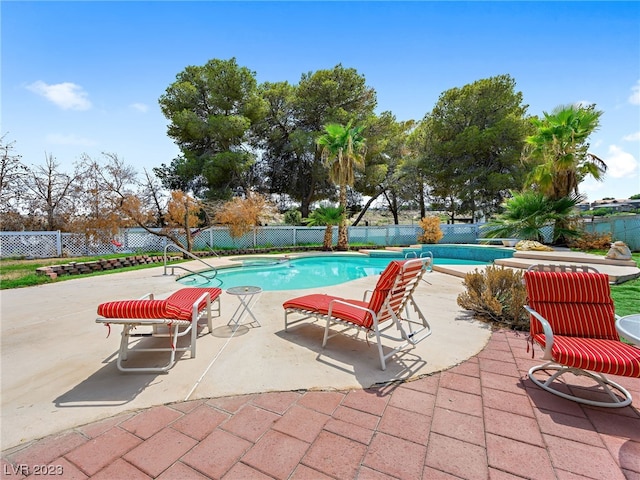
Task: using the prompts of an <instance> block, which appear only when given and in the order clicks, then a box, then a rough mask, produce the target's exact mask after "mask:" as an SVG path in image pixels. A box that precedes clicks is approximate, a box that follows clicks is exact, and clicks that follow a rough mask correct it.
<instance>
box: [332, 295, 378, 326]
mask: <svg viewBox="0 0 640 480" xmlns="http://www.w3.org/2000/svg"><path fill="white" fill-rule="evenodd" d="M334 303H341V304H342V305H347V306H349V307H351V308H356V309H358V310H363V311H365V312H369V313H370V314H371V315H372V316H373V320H374V323H375V322H376V321H377V318H378V317H377V316H376V312H374V311H373V310H371V309H370V308H367V307H362V306H360V305H355V304H353V303H351V302H348V301H345V300H339V299H334V300H331V301H330V302H329V310H328V311H327V315H328V316H330V317H331V311H332V310H333V304H334Z"/></svg>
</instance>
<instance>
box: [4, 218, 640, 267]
mask: <svg viewBox="0 0 640 480" xmlns="http://www.w3.org/2000/svg"><path fill="white" fill-rule="evenodd" d="M483 225H484V224H479V223H473V224H441V225H440V228H441V229H442V232H443V233H444V236H443V237H442V239H441V240H440V242H439V243H454V244H474V243H478V242H477V239H478V238H480V237H482V236H484V233H485V232H484V231H483V230H482V226H483ZM584 226H585V230H586V231H588V232H596V233H610V234H611V237H612V240H613V241H616V240H621V241H623V242H625V243H626V244H627V245H629V248H631V250H634V251H640V215H629V216H613V217H596V218H593V219H588V220H586V221H585V223H584ZM324 231H325V227H302V226H290V225H278V226H263V227H256V228H254V229H253V231H252V232H249V233H247V234H245V235H243V236H242V237H240V238H235V239H234V238H232V237H231V235H230V234H229V230H228V229H227V228H226V227H211V228H208V229H206V230H202V231H200V232H198V233H197V234H196V235H195V238H194V250H201V251H217V252H220V251H221V250H245V249H255V248H264V247H281V248H284V247H293V246H308V245H321V244H322V241H323V237H324ZM333 233H334V234H333V240H334V245H335V243H336V242H337V239H338V228H337V227H334V232H333ZM421 233H422V229H421V228H420V227H419V226H418V225H385V226H362V227H349V242H350V243H352V244H361V245H372V246H377V247H390V246H407V245H413V244H416V243H417V238H418V235H420V234H421ZM543 234H544V237H545V241H547V242H549V241H550V240H551V234H552V228H551V227H547V228H545V229H544V231H543ZM113 240H114V243H112V242H104V241H102V240H98V239H96V238H94V237H91V236H87V235H84V234H77V233H61V232H59V231H58V232H0V257H2V258H10V257H33V258H51V257H63V256H65V257H77V256H88V255H96V256H98V255H105V254H108V253H125V252H131V253H144V252H161V251H163V250H164V248H165V247H166V246H167V243H168V240H167V239H166V238H164V237H159V236H157V235H153V234H151V233H149V232H147V231H146V230H144V229H141V228H128V229H123V230H122V231H121V232H120V233H119V234H118V235H117V236H116V238H115V239H113ZM116 244H117V245H119V246H116Z"/></svg>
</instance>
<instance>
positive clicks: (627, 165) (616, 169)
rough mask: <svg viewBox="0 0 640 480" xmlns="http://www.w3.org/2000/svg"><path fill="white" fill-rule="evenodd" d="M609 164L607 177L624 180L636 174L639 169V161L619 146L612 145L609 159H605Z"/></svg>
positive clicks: (608, 155)
mask: <svg viewBox="0 0 640 480" xmlns="http://www.w3.org/2000/svg"><path fill="white" fill-rule="evenodd" d="M604 163H606V164H607V167H608V168H607V175H609V176H611V177H613V178H623V177H626V176H629V175H633V174H635V172H636V170H637V169H638V161H637V160H636V159H635V158H634V157H633V155H631V154H630V153H628V152H625V151H624V150H622V149H621V148H620V147H618V146H617V145H610V146H609V152H608V154H607V157H606V158H605V159H604Z"/></svg>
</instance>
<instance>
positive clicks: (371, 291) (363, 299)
mask: <svg viewBox="0 0 640 480" xmlns="http://www.w3.org/2000/svg"><path fill="white" fill-rule="evenodd" d="M371 293H373V290H365V291H364V293H363V294H362V301H363V302H367V301H368V300H367V297H368V296H369V294H371Z"/></svg>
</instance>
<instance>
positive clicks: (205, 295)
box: [192, 292, 211, 321]
mask: <svg viewBox="0 0 640 480" xmlns="http://www.w3.org/2000/svg"><path fill="white" fill-rule="evenodd" d="M205 299H206V300H207V306H206V308H207V309H210V308H211V295H210V294H209V292H204V293H203V294H202V295H200V297H198V299H197V300H196V301H195V302H193V306H192V308H193V314H192V319H193V320H194V321H197V319H198V314H199V313H200V309H199V308H198V307H199V305H200V302H202V301H204V300H205Z"/></svg>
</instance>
